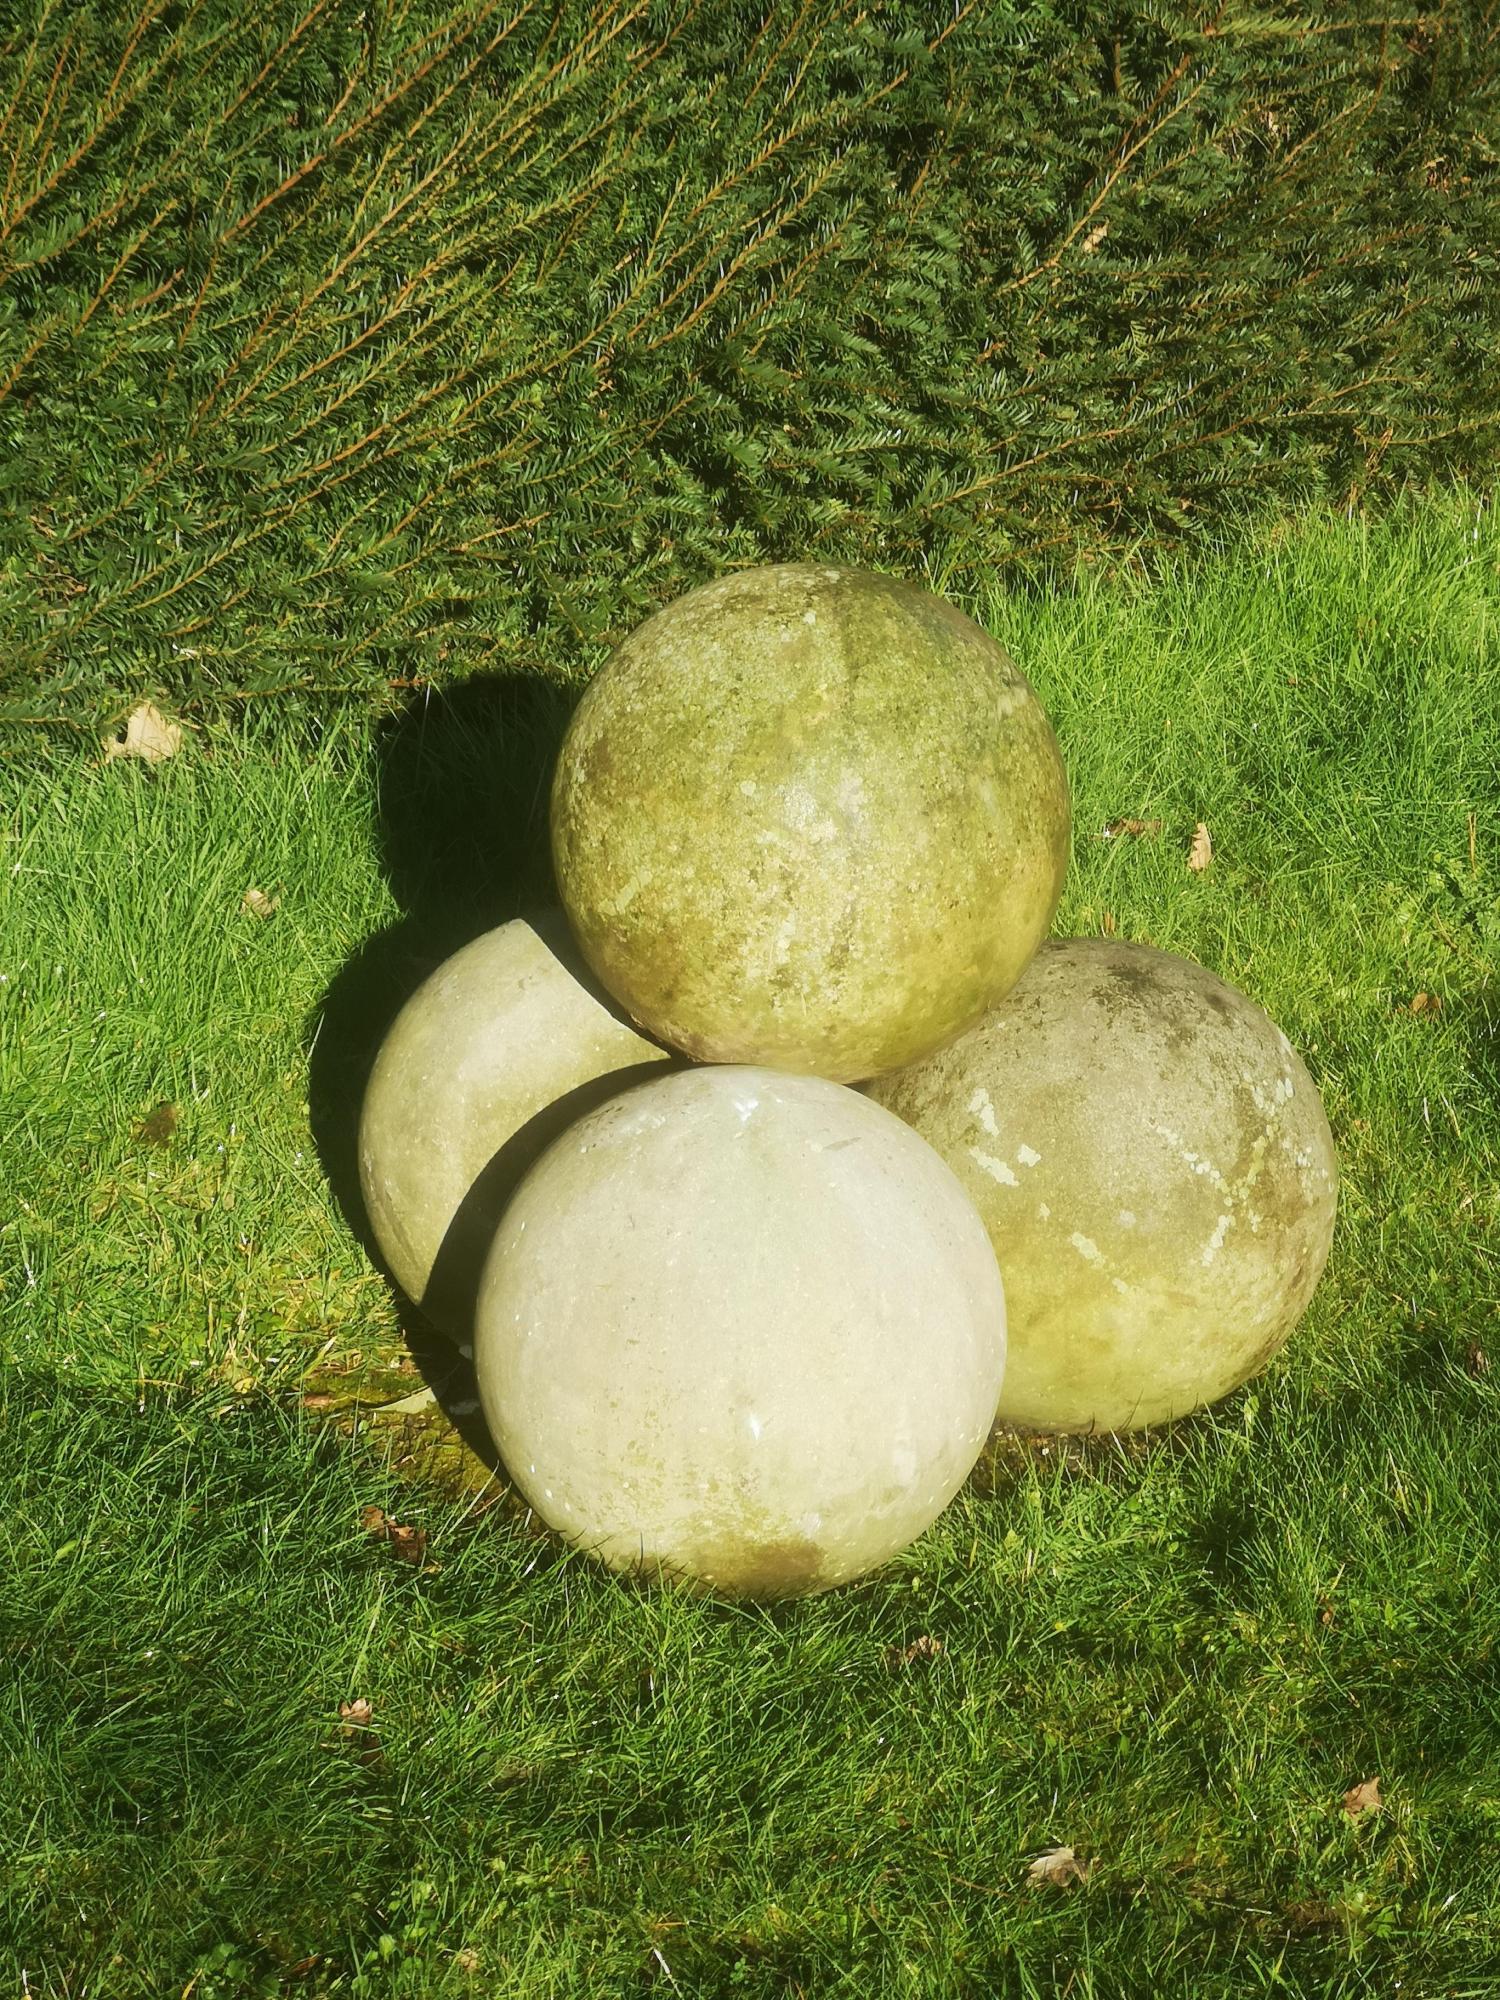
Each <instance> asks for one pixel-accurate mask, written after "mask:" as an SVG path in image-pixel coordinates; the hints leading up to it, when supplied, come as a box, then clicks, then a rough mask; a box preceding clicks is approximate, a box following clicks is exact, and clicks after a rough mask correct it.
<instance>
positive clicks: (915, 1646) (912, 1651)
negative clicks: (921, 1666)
mask: <svg viewBox="0 0 1500 2000" xmlns="http://www.w3.org/2000/svg"><path fill="white" fill-rule="evenodd" d="M942 1650H943V1642H942V1640H941V1639H934V1638H933V1637H932V1635H931V1633H929V1632H924V1633H923V1634H922V1635H921V1637H920V1638H918V1639H913V1640H912V1642H911V1644H910V1645H909V1646H888V1647H887V1648H886V1655H885V1663H886V1665H887V1666H888V1667H889V1668H890V1670H891V1672H892V1673H897V1672H899V1671H900V1669H901V1668H902V1667H909V1666H911V1664H912V1662H913V1661H915V1660H935V1659H936V1658H937V1657H938V1655H939V1654H940V1653H941V1652H942Z"/></svg>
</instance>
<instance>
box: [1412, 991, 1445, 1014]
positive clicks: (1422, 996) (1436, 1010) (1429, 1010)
mask: <svg viewBox="0 0 1500 2000" xmlns="http://www.w3.org/2000/svg"><path fill="white" fill-rule="evenodd" d="M1411 1011H1412V1013H1413V1014H1441V1013H1442V1011H1443V1003H1442V1001H1441V1000H1440V999H1439V998H1438V996H1437V995H1436V993H1414V994H1413V995H1412V1002H1411Z"/></svg>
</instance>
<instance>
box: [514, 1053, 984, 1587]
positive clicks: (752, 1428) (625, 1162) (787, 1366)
mask: <svg viewBox="0 0 1500 2000" xmlns="http://www.w3.org/2000/svg"><path fill="white" fill-rule="evenodd" d="M475 1366H476V1369H477V1372H478V1377H479V1388H480V1395H481V1399H482V1401H483V1405H484V1412H485V1416H486V1419H487V1421H488V1423H489V1426H490V1430H491V1433H492V1435H493V1437H494V1440H495V1443H496V1445H497V1447H498V1449H499V1451H500V1455H501V1457H502V1458H503V1459H504V1461H505V1465H506V1468H507V1470H508V1471H509V1473H510V1474H511V1476H512V1478H513V1479H514V1480H515V1481H516V1482H517V1484H518V1485H519V1486H520V1487H521V1489H522V1491H523V1492H524V1494H525V1496H526V1498H527V1499H528V1500H529V1501H530V1502H531V1504H532V1506H533V1507H534V1508H535V1509H536V1511H537V1513H538V1514H540V1515H541V1516H542V1518H543V1519H544V1520H545V1521H547V1522H548V1523H549V1524H550V1525H551V1526H552V1527H554V1528H555V1529H557V1530H558V1532H559V1533H560V1534H562V1535H564V1536H565V1537H566V1538H567V1539H568V1540H569V1541H571V1542H573V1543H576V1544H577V1545H579V1546H580V1547H582V1548H584V1549H587V1550H590V1551H592V1552H593V1553H594V1554H596V1555H597V1556H599V1557H601V1558H602V1559H603V1560H604V1561H605V1562H607V1563H609V1564H610V1565H612V1566H613V1567H615V1568H618V1569H627V1570H638V1571H642V1572H644V1573H646V1574H649V1575H657V1574H662V1575H665V1576H669V1577H672V1578H676V1579H678V1580H680V1581H682V1582H684V1583H687V1584H689V1585H692V1586H695V1587H697V1588H698V1589H701V1590H707V1591H714V1592H718V1593H721V1594H723V1595H726V1596H741V1597H765V1598H771V1597H788V1596H797V1595H801V1594H804V1593H807V1592H811V1591H818V1590H825V1589H827V1588H828V1587H829V1586H830V1585H832V1584H837V1583H843V1582H845V1581H847V1580H848V1579H849V1578H851V1577H854V1576H858V1575H860V1574H861V1573H862V1572H863V1571H865V1570H868V1569H871V1568H873V1567H874V1566H875V1565H877V1564H878V1563H881V1562H883V1561H885V1560H886V1559H887V1558H888V1557H890V1556H893V1555H895V1554H896V1553H897V1552H898V1551H899V1550H901V1549H902V1548H904V1547H905V1546H906V1545H907V1543H909V1542H910V1541H912V1540H913V1539H914V1538H915V1537H916V1536H917V1535H919V1534H920V1533H921V1532H922V1530H923V1529H924V1528H926V1527H927V1526H928V1524H929V1523H930V1522H931V1521H933V1520H934V1519H935V1518H936V1517H937V1515H938V1514H939V1513H940V1512H941V1511H942V1509H943V1508H944V1507H945V1506H946V1505H947V1504H948V1502H949V1500H951V1499H952V1497H953V1495H954V1494H955V1493H956V1492H957V1491H958V1488H959V1487H960V1486H961V1485H962V1483H963V1481H964V1479H965V1478H966V1477H967V1475H968V1474H969V1472H970V1471H971V1469H972V1468H973V1465H974V1463H975V1461H976V1459H977V1457H978V1455H979V1452H980V1450H981V1448H982V1446H983V1444H984V1442H985V1439H986V1437H987V1435H988V1433H989V1429H990V1424H991V1419H992V1417H993V1414H994V1408H995V1400H996V1397H997V1396H998V1394H999V1392H1000V1384H1001V1379H1002V1376H1003V1373H1004V1367H1005V1298H1004V1292H1003V1290H1002V1287H1001V1282H1000V1276H999V1273H998V1271H997V1269H996V1266H995V1255H994V1252H993V1251H992V1250H991V1248H990V1245H989V1239H988V1238H987V1236H986V1235H985V1231H984V1226H983V1224H982V1223H981V1222H980V1220H979V1217H978V1216H977V1215H976V1214H975V1213H974V1210H973V1207H972V1206H971V1204H970V1203H969V1201H968V1199H967V1197H966V1196H965V1195H964V1193H963V1190H962V1189H961V1188H960V1186H959V1184H958V1182H957V1181H956V1180H955V1178H954V1176H953V1174H952V1173H951V1172H950V1171H949V1169H948V1168H947V1167H946V1166H945V1165H944V1164H943V1162H942V1161H941V1160H940V1159H939V1158H938V1157H937V1155H936V1154H935V1153H934V1152H933V1151H932V1149H931V1147H929V1146H928V1145H927V1144H926V1143H925V1142H924V1141H923V1140H920V1139H918V1138H917V1136H916V1134H915V1133H914V1132H912V1131H910V1130H909V1129H908V1127H906V1126H905V1125H903V1124H902V1123H901V1122H900V1120H899V1119H896V1118H893V1117H892V1116H891V1115H890V1113H889V1112H886V1111H883V1110H882V1109H881V1108H880V1106H879V1105H877V1104H871V1103H870V1102H869V1101H868V1099H866V1098H864V1097H861V1096H859V1095H858V1094H857V1093H856V1092H854V1091H851V1090H847V1089H845V1088H843V1087H842V1086H840V1085H838V1084H833V1083H828V1082H825V1081H823V1080H822V1079H820V1078H816V1077H799V1076H791V1075H787V1074H784V1073H778V1072H774V1071H771V1070H766V1069H758V1068H741V1067H724V1068H711V1069H698V1070H686V1071H682V1072H679V1073H677V1074H675V1075H671V1076H668V1077H664V1078H662V1079H660V1080H657V1081H650V1082H646V1083H642V1084H640V1085H638V1086H637V1087H635V1088H634V1089H631V1090H628V1091H626V1092H625V1093H624V1094H623V1095H622V1096H620V1097H618V1098H616V1099H614V1100H613V1101H612V1102H611V1103H609V1104H607V1105H605V1106H603V1107H602V1108H601V1109H599V1110H596V1111H593V1112H591V1113H590V1114H589V1115H588V1116H587V1117H585V1118H583V1119H581V1120H580V1121H579V1123H578V1124H576V1125H574V1126H572V1127H571V1128H570V1129H569V1131H568V1132H566V1133H565V1134H564V1136H563V1137H562V1138H560V1139H559V1140H557V1141H556V1142H555V1144H554V1145H553V1146H552V1147H551V1148H550V1149H549V1150H548V1151H547V1153H546V1154H544V1155H543V1157H542V1158H541V1159H540V1160H539V1161H538V1162H537V1164H536V1165H535V1166H534V1167H533V1168H532V1170H531V1172H530V1173H529V1174H528V1175H527V1177H526V1179H525V1180H524V1181H523V1182H522V1184H521V1186H520V1188H519V1189H518V1190H517V1192H516V1195H515V1197H514V1199H513V1200H512V1202H511V1204H510V1206H509V1208H508V1209H507V1211H506V1214H505V1217H504V1220H503V1221H502V1223H501V1225H500V1231H499V1234H498V1236H497V1238H496V1241H495V1247H494V1250H493V1252H492V1254H491V1256H490V1259H489V1262H488V1263H487V1264H486V1266H485V1270H484V1274H483V1278H482V1280H481V1284H480V1294H479V1307H478V1314H477V1322H476V1335H475Z"/></svg>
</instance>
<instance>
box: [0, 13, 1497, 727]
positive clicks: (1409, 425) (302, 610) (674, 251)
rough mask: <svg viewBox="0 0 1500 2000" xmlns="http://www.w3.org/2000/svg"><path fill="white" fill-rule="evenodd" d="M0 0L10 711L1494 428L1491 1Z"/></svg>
mask: <svg viewBox="0 0 1500 2000" xmlns="http://www.w3.org/2000/svg"><path fill="white" fill-rule="evenodd" d="M3 19H4V16H3V15H0V21H3ZM9 21H10V28H9V33H8V39H7V40H6V41H5V42H4V45H3V48H0V173H3V175H4V189H3V194H0V440H3V455H0V719H3V720H6V721H8V722H10V723H11V724H16V723H21V722H32V723H43V724H45V723H48V722H57V723H60V724H63V725H65V726H68V725H71V726H76V727H79V728H85V729H95V728H97V727H99V726H100V725H101V723H102V722H103V721H106V720H108V719H109V718H110V717H111V716H113V715H117V714H118V713H120V712H122V711H123V709H124V708H125V707H126V706H128V704H129V703H130V701H131V700H133V699H135V698H137V697H138V696H139V695H141V694H143V693H153V694H155V695H156V696H157V697H158V698H159V699H166V700H168V701H170V702H172V703H173V704H174V705H176V706H177V707H179V708H183V707H188V708H193V707H195V706H196V707H197V708H199V709H200V710H204V709H212V708H214V707H216V706H222V704H224V703H226V702H234V701H241V700H244V699H248V698H251V697H254V696H260V695H266V694H270V693H273V692H276V691H280V690H293V689H298V690H307V691H315V692H323V693H329V694H345V695H350V694H352V695H358V696H360V697H361V698H368V697H371V696H373V697H374V698H376V699H377V700H390V699H393V698H395V691H398V690H399V688H400V687H401V686H403V685H405V686H409V685H411V684H412V683H414V682H416V683H420V682H422V681H423V680H426V679H442V678H444V677H449V676H453V675H456V674H466V673H469V672H472V671H474V670H476V669H478V668H481V667H490V668H496V667H510V666H527V667H530V666H533V665H535V664H538V663H540V664H545V665H547V666H549V667H551V668H552V669H553V670H555V671H556V672H557V673H559V674H561V675H563V676H576V675H578V674H580V673H582V672H584V671H586V670H587V669H588V668H589V667H590V666H591V665H592V664H593V663H595V662H596V661H597V659H598V658H599V657H600V651H601V647H602V646H603V645H604V644H605V643H607V642H608V641H609V640H610V639H612V638H613V637H615V636H617V635H618V634H619V633H620V632H621V631H622V630H625V629H628V627H629V626H630V625H631V624H632V623H634V622H635V621H636V620H638V619H639V618H640V617H641V616H643V615H644V614H645V613H646V612H647V611H648V610H650V609H651V608H652V607H654V606H655V605H657V604H659V603H661V602H663V601H664V600H666V599H667V598H669V597H671V596H673V595H675V594H676V593H678V592H680V591H681V590H683V589H686V588H688V587H690V586H691V585H692V584H694V583H696V582H699V581H701V580H703V579H704V578H706V577H707V576H709V575H712V574H715V573H717V572H718V571H720V570H721V569H723V568H724V567H725V566H726V565H731V564H743V563H747V562H753V561H764V560H774V559H785V558H790V557H797V556H807V555H816V556H818V557H823V558H827V557H838V558H840V559H843V560H847V561H852V562H856V563H863V564H869V565H877V566H886V567H893V568H898V569H900V570H903V571H904V572H906V573H908V574H915V575H919V576H920V575H923V574H927V575H930V576H934V577H940V578H941V580H942V581H943V583H944V586H945V587H946V588H948V589H949V590H951V591H952V592H954V594H956V595H959V596H962V594H963V592H964V590H965V588H966V587H967V585H968V584H969V583H970V582H972V581H973V579H974V578H975V576H977V574H978V573H979V571H980V570H981V569H985V570H993V568H994V566H995V565H996V563H1000V562H1003V563H1008V564H1012V565H1014V567H1015V571H1016V574H1017V575H1018V576H1021V575H1025V574H1027V573H1035V572H1037V571H1038V570H1046V569H1048V568H1051V567H1054V566H1056V567H1061V568H1065V567H1066V566H1068V565H1069V564H1071V563H1073V562H1075V561H1077V560H1079V559H1089V558H1097V557H1099V556H1101V555H1105V554H1108V553H1111V552H1118V551H1120V550H1121V549H1124V548H1129V547H1137V548H1143V549H1148V550H1149V549H1155V548H1161V547H1165V546H1168V545H1170V544H1173V543H1175V542H1178V541H1181V540H1182V539H1183V538H1184V537H1191V536H1193V535H1195V534H1198V533H1201V532H1203V531H1204V530H1205V529H1206V528H1209V527H1212V526H1215V525H1217V524H1221V523H1222V522H1223V521H1224V520H1225V519H1226V517H1227V516H1230V515H1233V514H1236V513H1239V512H1242V511H1243V510H1245V509H1247V508H1250V507H1254V506H1258V505H1261V504H1264V503H1284V502H1290V501H1293V500H1297V499H1302V498H1306V497H1307V496H1309V495H1312V494H1323V495H1328V496H1332V497H1334V498H1336V499H1337V500H1339V501H1341V502H1348V501H1355V502H1357V501H1360V500H1362V499H1364V498H1366V497H1376V496H1384V495H1388V494H1390V493H1392V492H1394V491H1396V490H1398V489H1401V488H1404V487H1409V486H1411V485H1413V484H1424V483H1430V482H1434V481H1439V480H1444V479H1447V478H1451V477H1453V476H1455V475H1466V474H1467V475H1476V474H1477V475H1480V476H1483V475H1484V471H1485V468H1486V466H1487V464H1488V462H1489V460H1490V458H1491V456H1492V454H1493V453H1494V451H1495V449H1496V446H1497V443H1500V376H1497V365H1496V359H1495V357H1496V354H1497V352H1500V286H1497V284H1496V275H1497V273H1496V266H1497V252H1500V229H1497V221H1500V174H1497V134H1500V13H1497V9H1496V7H1495V5H1493V4H1477V0H1452V4H1436V5H1431V6H1426V7H1419V8H1417V9H1415V10H1414V11H1411V12H1409V13H1406V14H1403V15H1401V16H1400V17H1397V16H1396V15H1394V14H1391V13H1388V12H1387V11H1385V10H1383V9H1379V8H1376V7H1372V6H1368V5H1366V4H1364V0H1349V4H1348V5H1344V6H1337V7H1327V8H1306V7H1296V6H1291V5H1285V4H1244V5H1241V4H1236V0H1223V4H1219V5H1190V4H1172V0H1109V4H1105V0H1037V4H1028V0H997V4H988V5H987V4H981V0H947V4H945V5H942V6H935V5H927V4H900V0H807V4H791V5H782V4H776V3H775V0H756V4H754V5H749V6H746V5H743V4H736V0H550V4H539V3H538V0H506V4H504V5H502V4H500V0H469V4H466V5H462V6H459V7H456V8H455V7H452V6H451V5H450V6H448V7H447V8H444V7H443V6H441V5H437V4H432V3H431V0H257V4H256V5H254V6H246V5H245V4H244V0H170V4H169V0H144V4H143V5H141V7H140V9H139V11H138V12H137V11H134V7H133V0H132V5H128V6H124V7H93V8H88V7H80V6H74V5H67V6H63V5H58V4H55V0H30V4H29V5H28V6H27V7H26V8H25V9H24V10H23V12H22V13H21V14H20V15H19V16H18V15H16V14H15V13H14V12H12V13H11V14H10V16H9ZM0 31H3V30H0ZM11 734H12V743H13V744H14V741H15V732H14V731H12V732H11ZM22 734H23V735H29V736H30V737H31V739H32V740H33V741H35V740H36V739H35V733H34V732H22Z"/></svg>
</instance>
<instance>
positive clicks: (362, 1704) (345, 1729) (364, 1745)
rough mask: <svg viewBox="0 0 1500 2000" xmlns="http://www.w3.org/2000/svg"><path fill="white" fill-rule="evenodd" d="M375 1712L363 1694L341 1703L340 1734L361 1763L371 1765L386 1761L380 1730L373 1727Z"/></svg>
mask: <svg viewBox="0 0 1500 2000" xmlns="http://www.w3.org/2000/svg"><path fill="white" fill-rule="evenodd" d="M374 1713H375V1711H374V1710H373V1709H372V1708H371V1706H370V1704H369V1702H367V1701H366V1700H365V1699H364V1698H363V1696H361V1697H360V1698H359V1699H358V1700H356V1701H341V1702H340V1703H339V1734H340V1735H341V1736H342V1737H343V1738H344V1739H345V1741H346V1742H347V1743H348V1745H349V1748H350V1749H351V1750H352V1751H353V1752H354V1754H355V1756H356V1757H357V1758H358V1759H359V1761H360V1763H361V1764H367V1765H371V1766H376V1765H379V1764H381V1763H383V1762H384V1752H383V1751H382V1750H381V1747H380V1735H379V1732H378V1731H377V1730H375V1729H373V1728H372V1727H371V1719H372V1717H373V1716H374Z"/></svg>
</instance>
